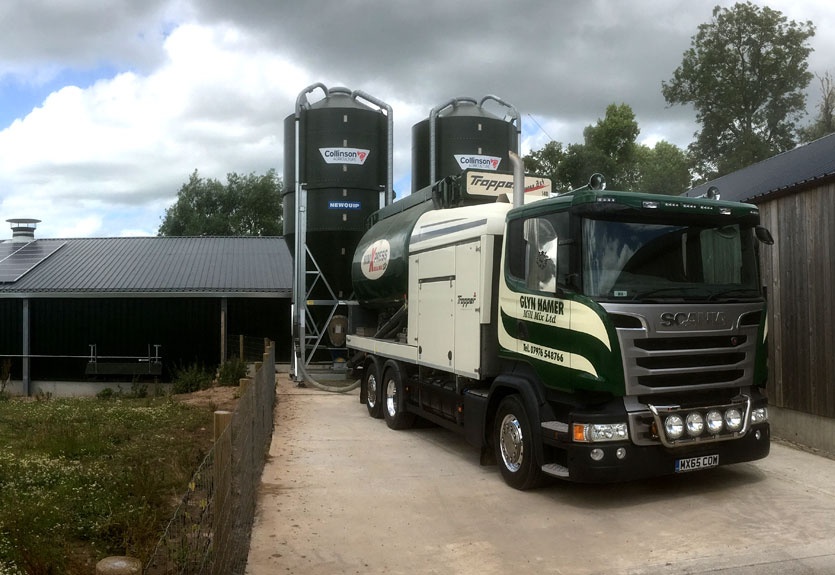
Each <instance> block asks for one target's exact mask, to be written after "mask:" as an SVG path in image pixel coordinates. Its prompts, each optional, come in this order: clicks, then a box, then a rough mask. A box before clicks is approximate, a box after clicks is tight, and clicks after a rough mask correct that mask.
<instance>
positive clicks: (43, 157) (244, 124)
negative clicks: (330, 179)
mask: <svg viewBox="0 0 835 575" xmlns="http://www.w3.org/2000/svg"><path fill="white" fill-rule="evenodd" d="M164 49H165V53H166V55H167V59H166V61H165V62H164V63H163V65H162V66H161V67H159V68H158V69H157V70H155V71H154V72H153V73H151V74H149V75H147V76H143V75H140V74H137V73H133V72H125V73H121V74H119V75H117V76H115V77H113V78H107V79H102V80H99V81H98V82H96V83H95V84H93V85H92V86H90V87H87V88H80V87H76V86H67V87H65V88H62V89H60V90H58V91H57V92H54V93H53V94H51V95H50V96H49V97H48V98H47V99H46V100H45V101H44V102H43V104H42V105H41V106H39V107H37V108H36V109H34V110H33V111H32V112H31V113H30V114H28V115H27V116H26V117H25V118H22V119H20V120H17V121H15V122H14V123H13V124H12V125H11V126H9V127H8V128H7V129H6V130H3V131H2V132H0V197H2V203H0V207H2V212H3V213H4V214H9V215H8V216H7V217H18V216H20V214H21V213H24V212H25V213H27V214H30V215H31V214H34V215H33V216H31V217H39V218H40V219H42V220H44V224H42V228H43V229H42V233H44V234H46V233H48V234H53V235H62V236H63V235H65V234H66V233H68V232H72V231H73V230H76V231H84V232H85V233H89V234H100V233H106V234H108V235H109V234H114V235H119V234H122V231H121V230H114V229H109V227H108V226H109V224H108V220H109V218H106V217H105V216H104V215H103V214H104V213H105V212H106V211H107V210H109V209H113V208H116V209H119V210H122V211H125V210H132V209H135V208H136V207H137V206H140V205H143V204H146V203H148V202H152V201H159V200H160V199H163V198H165V199H167V200H168V201H173V198H174V197H175V196H176V192H177V190H178V189H179V187H180V186H181V185H182V183H184V182H185V181H187V179H188V177H189V174H190V173H191V172H192V171H193V170H194V169H198V170H199V171H200V174H201V175H202V176H204V177H212V178H218V179H221V180H224V179H225V176H226V174H227V173H228V172H238V173H249V172H250V171H255V172H259V173H260V172H264V171H266V170H267V169H269V168H279V166H280V163H281V162H280V157H281V147H280V143H281V134H282V130H283V128H282V123H281V122H282V119H283V115H284V112H285V111H287V110H288V105H287V102H288V101H289V100H290V99H291V98H293V99H295V95H294V94H293V92H297V91H298V86H300V85H303V84H304V83H305V82H307V78H306V77H305V74H304V72H302V71H300V70H298V69H297V68H295V67H294V66H293V65H292V64H290V63H288V62H287V61H286V60H285V59H284V58H282V57H281V56H280V55H278V54H275V53H270V52H266V51H262V50H259V49H258V47H257V46H254V45H253V44H252V43H251V42H249V41H248V39H247V37H246V35H245V34H243V32H242V31H241V30H238V29H236V28H234V27H232V26H228V25H226V26H223V25H219V26H214V27H205V26H198V25H194V24H189V25H184V26H180V27H178V28H177V29H175V30H174V31H173V32H172V33H171V34H170V35H169V37H168V38H167V39H166V41H165V44H164ZM277 102H280V105H278V106H277V105H276V103H277ZM289 110H290V111H292V108H289ZM52 209H55V210H56V211H57V212H58V213H61V214H63V217H62V220H63V221H69V220H76V221H78V222H79V223H78V225H74V226H66V225H65V224H57V222H52V221H49V222H48V220H47V214H48V212H50V211H52ZM90 212H92V215H90ZM27 217H28V216H27ZM96 218H98V219H96ZM140 224H141V227H140ZM59 225H60V226H62V227H59ZM158 225H159V221H154V222H153V223H152V227H153V229H154V230H155V229H156V227H157V226H158ZM133 228H134V229H143V230H144V229H147V226H146V225H145V224H144V223H140V222H136V223H134V226H133Z"/></svg>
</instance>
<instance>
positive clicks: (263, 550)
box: [246, 377, 835, 575]
mask: <svg viewBox="0 0 835 575" xmlns="http://www.w3.org/2000/svg"><path fill="white" fill-rule="evenodd" d="M834 474H835V461H833V460H830V459H826V458H821V457H818V456H815V455H813V454H809V453H804V452H801V451H797V450H794V449H791V448H790V447H786V446H783V445H778V444H775V445H774V446H773V450H772V455H770V456H769V457H768V458H767V459H765V460H763V461H760V462H756V463H752V464H740V465H736V466H732V467H728V468H719V469H715V470H711V471H706V472H700V473H693V474H688V475H686V476H677V477H665V478H659V479H653V480H650V481H643V482H632V483H626V484H615V485H604V486H587V485H576V484H570V483H562V482H555V483H554V484H553V485H550V486H547V487H544V488H541V489H539V490H535V491H529V492H520V491H516V490H514V489H512V488H510V487H508V486H507V485H505V483H504V482H503V481H502V479H501V476H500V475H499V473H498V470H497V469H496V468H495V467H482V466H480V465H479V461H478V452H477V450H475V449H473V448H472V447H470V446H469V445H468V444H467V443H466V442H465V441H464V440H463V438H461V437H459V436H458V435H455V434H453V433H451V432H448V431H445V430H443V429H440V428H437V427H434V426H430V425H424V426H419V427H416V428H414V429H410V430H405V431H391V430H389V429H388V428H387V427H386V425H385V423H384V422H383V421H381V420H375V419H372V418H370V417H368V415H367V412H366V409H365V406H364V405H361V404H360V403H359V401H358V392H357V391H354V392H352V393H350V394H347V395H339V394H332V393H325V392H320V391H316V390H314V389H310V388H296V387H294V385H293V384H292V383H291V382H290V381H289V380H287V379H286V378H284V377H282V378H280V383H279V402H278V406H277V411H276V428H275V433H274V436H273V442H272V446H271V449H270V459H269V461H268V462H267V466H266V468H265V470H264V475H263V478H262V486H261V491H260V494H259V501H258V510H257V513H256V520H255V525H254V528H253V534H252V545H251V550H250V555H249V562H248V566H247V571H246V572H247V573H248V574H249V575H268V574H269V575H275V574H280V573H293V574H305V575H308V574H309V575H318V574H329V575H330V574H334V573H362V574H370V573H386V574H435V573H438V574H441V573H443V574H444V575H448V574H459V573H478V574H482V575H492V574H499V573H564V574H572V575H584V574H585V575H593V574H603V573H633V574H636V575H637V574H641V575H643V574H650V573H708V572H710V573H713V572H718V573H725V572H727V573H731V572H733V573H737V572H740V573H743V572H745V573H747V572H749V571H742V570H741V569H744V568H750V569H753V568H754V567H753V566H757V567H756V569H758V571H757V573H768V572H770V571H768V570H767V569H768V565H772V566H774V568H775V569H776V568H777V567H780V568H781V569H782V570H778V571H773V572H775V573H776V572H779V573H817V572H820V573H829V572H835V555H834V553H835V533H833V531H832V526H833V520H832V518H833V517H835V481H833V479H832V478H833V475H834ZM746 566H747V567H746ZM807 568H809V569H827V571H817V570H814V571H808V570H800V569H807ZM723 569H726V570H725V571H723ZM793 569H795V570H793ZM750 573H754V571H753V570H752V571H750Z"/></svg>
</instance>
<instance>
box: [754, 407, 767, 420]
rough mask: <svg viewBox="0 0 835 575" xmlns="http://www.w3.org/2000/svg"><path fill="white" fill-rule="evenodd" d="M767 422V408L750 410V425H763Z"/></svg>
mask: <svg viewBox="0 0 835 575" xmlns="http://www.w3.org/2000/svg"><path fill="white" fill-rule="evenodd" d="M766 421H768V408H767V407H758V408H757V409H752V410H751V423H765V422H766Z"/></svg>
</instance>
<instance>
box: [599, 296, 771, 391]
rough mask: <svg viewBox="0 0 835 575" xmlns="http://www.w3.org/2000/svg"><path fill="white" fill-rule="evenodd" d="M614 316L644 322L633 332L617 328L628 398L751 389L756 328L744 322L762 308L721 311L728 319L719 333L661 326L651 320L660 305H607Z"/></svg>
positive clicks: (744, 306)
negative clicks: (721, 388)
mask: <svg viewBox="0 0 835 575" xmlns="http://www.w3.org/2000/svg"><path fill="white" fill-rule="evenodd" d="M606 307H607V310H608V311H609V312H610V313H615V314H622V313H628V314H629V315H630V316H632V317H633V318H640V325H641V327H640V328H638V327H637V323H635V322H633V323H632V324H628V325H631V326H634V327H619V328H617V333H618V339H619V341H620V345H621V350H622V352H623V370H624V377H625V380H626V390H625V391H626V394H627V395H641V396H644V395H657V394H663V393H671V392H675V393H680V392H684V391H696V390H699V389H706V388H719V387H731V386H735V387H739V386H746V385H750V384H751V380H752V377H753V369H754V356H755V352H756V342H757V332H758V329H759V325H758V323H755V322H752V321H741V319H742V318H748V317H752V315H751V313H752V312H754V311H757V310H759V309H761V308H762V304H761V303H751V304H734V305H731V306H727V307H723V308H722V311H723V313H725V314H726V316H727V317H728V318H729V319H728V321H727V326H723V327H722V328H719V329H702V330H695V329H693V330H691V329H687V328H684V327H674V328H670V327H669V326H664V327H662V326H660V325H659V324H658V323H657V322H654V321H653V318H656V317H658V316H659V315H660V312H659V306H657V305H655V306H650V305H634V306H629V305H618V306H611V307H612V308H613V309H610V306H606Z"/></svg>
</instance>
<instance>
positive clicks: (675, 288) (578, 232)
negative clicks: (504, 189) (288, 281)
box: [348, 189, 772, 489]
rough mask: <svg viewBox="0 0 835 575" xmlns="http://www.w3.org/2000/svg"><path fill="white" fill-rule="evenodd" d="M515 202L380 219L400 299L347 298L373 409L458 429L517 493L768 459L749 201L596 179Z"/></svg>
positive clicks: (755, 233)
mask: <svg viewBox="0 0 835 575" xmlns="http://www.w3.org/2000/svg"><path fill="white" fill-rule="evenodd" d="M518 203H521V202H517V207H511V206H510V205H509V204H497V203H491V204H487V203H485V204H482V205H473V206H468V207H464V208H450V209H441V210H439V209H430V210H426V211H424V212H422V213H420V214H419V215H418V217H415V218H413V222H414V224H413V225H411V226H410V227H409V228H408V230H406V228H404V227H403V226H392V225H391V224H389V230H390V231H395V230H396V232H397V234H400V235H399V236H398V237H400V238H401V239H400V240H398V242H399V245H400V248H399V249H401V253H400V255H399V256H398V257H400V262H408V265H406V266H405V267H401V268H400V271H398V272H397V273H398V278H399V280H398V281H399V283H398V288H397V289H398V290H400V291H402V288H403V287H406V288H407V289H406V292H405V294H404V295H403V296H402V297H401V298H400V299H399V300H397V301H395V299H396V298H390V301H389V303H390V304H391V306H390V307H388V308H386V306H380V305H376V306H372V305H360V306H356V307H357V309H356V311H355V313H354V316H353V322H352V330H353V331H352V333H351V335H349V336H348V346H349V347H350V348H352V349H353V350H355V351H356V352H357V356H356V358H355V361H354V365H355V367H356V368H357V370H358V372H359V374H360V375H361V377H362V394H361V398H362V399H363V400H365V401H366V404H367V407H368V411H369V413H370V414H371V415H372V416H375V417H383V418H385V420H386V422H387V423H388V425H389V427H392V428H396V429H399V428H403V427H407V426H409V425H411V423H412V422H413V420H414V418H415V417H422V418H424V419H427V420H429V421H433V422H435V423H437V424H439V425H442V426H444V427H446V428H448V429H451V430H455V431H457V432H460V433H462V434H463V435H464V436H465V437H466V438H467V440H468V441H469V442H470V443H472V444H473V445H474V446H475V447H477V448H479V449H480V450H481V461H482V463H485V464H490V463H497V464H498V467H499V469H500V471H501V473H502V475H503V477H504V479H505V481H506V482H507V483H508V484H509V485H511V486H513V487H516V488H519V489H527V488H530V487H534V486H536V485H539V484H540V483H541V482H542V481H543V480H544V479H545V478H547V477H557V478H561V479H565V480H570V481H582V482H612V481H624V480H632V479H639V478H645V477H651V476H658V475H664V474H674V473H685V472H691V471H701V470H705V469H709V468H713V467H717V466H723V465H728V464H733V463H740V462H744V461H753V460H756V459H760V458H762V457H765V456H766V455H767V454H768V452H769V444H770V434H769V424H768V408H767V399H766V396H765V394H764V391H763V390H764V387H765V385H766V380H767V370H766V340H767V334H768V329H767V315H766V305H765V298H764V297H763V290H762V286H761V283H760V282H761V280H760V274H759V269H758V250H759V246H760V244H761V243H770V242H771V241H772V240H771V238H770V234H768V232H767V231H766V230H765V229H764V228H762V227H760V225H759V213H758V209H757V207H756V206H753V205H748V204H741V203H734V202H724V201H720V200H716V199H706V198H684V197H673V196H659V195H649V194H640V193H633V192H617V191H605V190H600V189H597V190H595V189H584V190H579V191H575V192H572V193H568V194H563V195H560V196H555V197H552V198H549V199H543V200H540V201H536V202H530V203H525V204H524V205H518ZM383 222H385V219H383V220H380V221H378V222H377V224H375V227H377V226H380V224H381V223H383ZM374 229H375V228H374V227H372V228H371V230H370V231H369V234H370V235H371V236H374V237H375V239H374V241H379V240H380V239H384V237H383V236H386V233H381V234H377V233H376V232H375V231H374ZM377 230H378V231H382V230H383V228H382V227H379V228H377ZM404 230H405V233H404ZM428 231H431V234H430V233H428ZM367 235H368V234H367ZM405 238H408V240H407V241H406V240H405ZM369 245H370V243H369ZM360 249H362V250H367V249H368V245H366V246H365V248H362V247H361V248H360ZM363 253H364V252H363ZM360 255H361V254H360V250H359V249H358V252H357V255H356V256H355V266H356V259H357V257H359V256H360ZM366 259H368V258H367V257H366ZM383 259H384V258H383ZM383 259H380V260H379V261H378V262H377V263H376V264H375V265H377V266H383V265H386V264H387V262H384V261H383ZM368 263H369V262H366V264H368ZM372 267H373V266H372ZM403 270H405V274H404V273H403ZM372 275H373V274H372ZM354 277H355V279H356V274H355V276H354ZM381 277H382V276H381ZM363 281H368V282H369V283H373V281H375V280H372V279H368V277H367V276H363ZM355 287H358V286H355ZM362 289H363V290H365V291H366V292H367V293H374V292H373V289H372V288H371V287H370V286H369V285H366V286H363V288H362ZM385 291H386V290H382V291H381V292H380V293H382V292H385ZM395 291H396V290H395ZM376 301H377V302H378V303H379V302H380V301H382V300H381V299H380V298H377V300H376Z"/></svg>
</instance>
